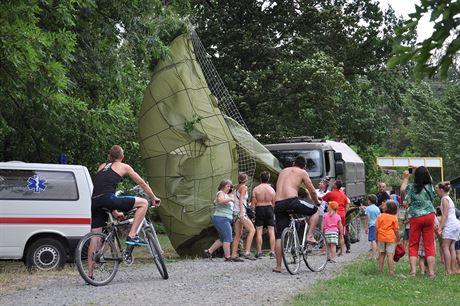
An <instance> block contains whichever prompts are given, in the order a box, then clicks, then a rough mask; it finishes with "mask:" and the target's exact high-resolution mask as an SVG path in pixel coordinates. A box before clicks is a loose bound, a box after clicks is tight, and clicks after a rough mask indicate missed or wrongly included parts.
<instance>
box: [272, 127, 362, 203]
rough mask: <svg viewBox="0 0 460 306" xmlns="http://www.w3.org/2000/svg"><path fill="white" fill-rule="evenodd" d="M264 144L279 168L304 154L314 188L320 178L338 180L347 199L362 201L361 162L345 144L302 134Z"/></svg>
mask: <svg viewBox="0 0 460 306" xmlns="http://www.w3.org/2000/svg"><path fill="white" fill-rule="evenodd" d="M265 147H266V148H267V149H268V150H269V151H270V152H271V153H272V154H273V155H274V156H275V157H276V158H277V159H278V161H279V162H280V166H281V168H284V167H289V166H292V162H293V161H294V159H295V157H296V156H297V155H302V156H303V157H305V159H306V162H307V168H308V174H309V175H310V178H311V180H312V182H313V184H314V185H315V187H317V186H318V183H319V181H320V180H321V179H328V180H335V179H340V180H342V181H343V184H344V187H345V191H346V194H347V196H348V197H349V198H350V201H352V202H354V203H357V204H358V203H359V204H361V203H362V202H363V201H364V199H365V198H366V190H365V186H364V183H365V174H364V162H363V160H362V159H361V158H360V157H359V156H358V154H356V152H355V151H353V149H351V148H350V147H349V146H348V145H347V144H345V143H343V142H336V141H330V140H321V139H314V138H313V137H309V136H302V137H291V138H285V139H283V140H281V141H280V142H279V143H276V144H267V145H265Z"/></svg>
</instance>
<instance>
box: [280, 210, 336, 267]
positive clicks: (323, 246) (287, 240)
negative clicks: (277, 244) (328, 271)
mask: <svg viewBox="0 0 460 306" xmlns="http://www.w3.org/2000/svg"><path fill="white" fill-rule="evenodd" d="M290 216H291V221H290V223H289V227H286V228H285V229H284V230H283V232H282V234H281V247H282V255H283V262H284V266H285V267H286V269H287V270H288V272H289V273H291V274H293V275H294V274H297V272H298V271H299V268H300V257H301V256H302V257H303V261H304V262H305V264H306V265H307V267H308V268H309V269H310V270H311V271H312V272H320V271H322V270H323V269H324V268H325V267H326V265H327V260H328V258H329V250H328V248H327V243H326V239H325V238H324V235H323V233H321V231H319V230H318V229H315V230H314V232H313V236H314V238H315V240H316V243H313V244H312V243H310V242H307V240H306V238H307V231H308V223H307V222H306V220H307V217H303V218H294V216H293V215H292V214H290ZM302 222H304V223H305V228H304V232H303V235H302V243H300V240H299V234H298V232H297V230H298V228H299V227H300V225H301V223H302Z"/></svg>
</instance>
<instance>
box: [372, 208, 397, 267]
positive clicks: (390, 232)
mask: <svg viewBox="0 0 460 306" xmlns="http://www.w3.org/2000/svg"><path fill="white" fill-rule="evenodd" d="M397 213H398V207H397V206H396V203H395V202H394V201H387V202H386V203H385V205H384V212H383V213H382V214H380V215H379V216H378V217H377V220H376V221H375V233H376V240H377V244H378V248H379V252H380V256H379V270H380V272H383V265H384V263H385V256H387V257H388V273H389V274H390V275H394V274H395V273H394V271H393V254H394V253H395V247H396V243H397V242H399V224H398V218H397V217H396V214H397Z"/></svg>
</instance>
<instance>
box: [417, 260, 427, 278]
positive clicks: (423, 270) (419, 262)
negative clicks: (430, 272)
mask: <svg viewBox="0 0 460 306" xmlns="http://www.w3.org/2000/svg"><path fill="white" fill-rule="evenodd" d="M425 260H426V258H425V256H419V257H418V266H419V268H420V273H421V274H425Z"/></svg>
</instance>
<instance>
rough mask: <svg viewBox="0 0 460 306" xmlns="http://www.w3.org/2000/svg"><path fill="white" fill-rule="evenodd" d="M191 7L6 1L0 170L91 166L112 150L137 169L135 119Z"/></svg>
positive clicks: (1, 34) (151, 2)
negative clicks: (61, 162)
mask: <svg viewBox="0 0 460 306" xmlns="http://www.w3.org/2000/svg"><path fill="white" fill-rule="evenodd" d="M188 10H189V5H188V1H185V0H183V1H181V0H177V1H168V5H167V6H165V2H164V1H160V0H146V1H137V0H136V1H128V2H127V1H121V0H120V1H105V0H81V1H72V0H64V1H51V0H43V1H37V0H36V1H3V2H2V3H1V4H0V17H1V22H2V26H1V27H0V41H1V44H0V61H1V65H0V82H1V84H2V86H1V89H0V91H1V94H0V105H1V107H0V160H22V161H26V162H55V161H56V160H57V157H58V156H59V153H60V152H66V153H67V154H68V155H69V161H70V162H72V163H79V164H84V165H87V166H88V167H90V168H93V167H95V166H96V164H97V163H98V162H100V159H101V158H104V156H105V155H106V154H107V151H108V149H109V148H110V146H111V145H113V144H115V143H118V144H121V145H123V146H124V147H125V149H126V151H128V152H130V154H129V156H132V158H133V159H132V160H130V161H129V162H131V163H134V164H137V165H139V163H140V158H138V157H139V155H140V154H139V149H138V144H137V119H136V117H137V112H138V110H139V107H140V103H141V101H142V96H143V92H144V90H145V87H146V84H147V83H148V81H149V78H150V71H151V69H152V67H154V65H155V62H156V61H157V60H158V59H159V58H161V57H162V56H164V55H166V54H167V52H168V48H167V45H168V43H169V41H170V40H171V39H172V38H174V37H175V36H176V35H177V33H180V32H183V31H184V25H183V23H182V22H181V21H180V15H181V14H186V13H187V12H188Z"/></svg>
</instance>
